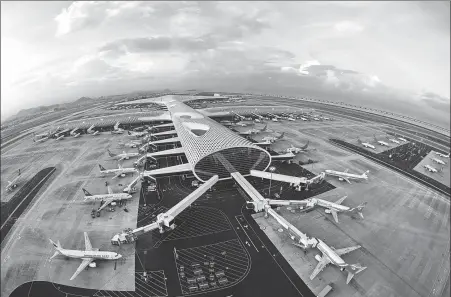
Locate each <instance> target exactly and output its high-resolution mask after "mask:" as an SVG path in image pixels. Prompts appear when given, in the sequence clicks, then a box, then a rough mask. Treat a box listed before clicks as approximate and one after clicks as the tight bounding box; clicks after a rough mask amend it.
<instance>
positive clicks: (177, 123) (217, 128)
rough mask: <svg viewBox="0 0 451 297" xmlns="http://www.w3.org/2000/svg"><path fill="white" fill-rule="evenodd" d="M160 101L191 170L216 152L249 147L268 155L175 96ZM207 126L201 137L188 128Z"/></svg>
mask: <svg viewBox="0 0 451 297" xmlns="http://www.w3.org/2000/svg"><path fill="white" fill-rule="evenodd" d="M165 97H166V98H163V99H162V101H164V102H166V103H167V106H168V110H169V112H170V114H171V117H172V122H173V123H174V127H175V130H176V131H177V135H178V137H179V138H180V142H181V144H182V146H183V148H184V149H185V155H186V158H187V159H188V162H189V163H190V164H191V165H192V167H193V169H194V168H195V164H196V163H197V162H198V161H199V160H201V159H202V158H204V157H206V156H208V155H210V154H212V153H215V152H217V151H220V150H223V149H227V148H236V147H250V148H254V149H258V150H261V151H263V152H265V153H267V154H268V156H269V153H268V152H267V151H265V150H264V149H262V148H260V147H259V146H257V145H254V144H253V143H252V142H250V141H249V140H247V139H245V138H243V137H241V136H239V135H238V134H236V133H234V132H232V131H231V130H230V129H228V128H226V127H224V126H223V125H221V124H219V123H218V122H216V121H214V120H212V119H210V118H209V117H206V116H204V115H202V114H201V113H199V112H198V111H196V110H194V109H192V108H191V107H189V106H187V105H186V104H184V103H182V102H178V101H176V98H177V97H176V96H175V95H168V96H165ZM202 126H204V127H205V126H208V127H209V129H208V130H207V131H206V132H205V133H204V134H202V135H201V136H196V135H194V134H193V133H192V132H191V131H190V130H189V127H202Z"/></svg>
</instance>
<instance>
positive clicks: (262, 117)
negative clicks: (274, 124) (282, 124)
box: [252, 112, 268, 121]
mask: <svg viewBox="0 0 451 297" xmlns="http://www.w3.org/2000/svg"><path fill="white" fill-rule="evenodd" d="M252 114H253V115H254V116H256V117H257V118H259V119H260V120H262V121H263V120H268V118H265V117H264V116H261V115H259V114H256V113H253V112H252Z"/></svg>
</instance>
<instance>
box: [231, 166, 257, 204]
mask: <svg viewBox="0 0 451 297" xmlns="http://www.w3.org/2000/svg"><path fill="white" fill-rule="evenodd" d="M252 171H254V170H251V172H252ZM230 175H231V176H232V177H233V178H234V179H235V180H236V182H237V183H238V184H239V185H240V186H241V188H242V189H243V190H244V191H245V192H246V193H247V194H248V195H249V197H251V199H252V200H253V202H254V203H256V204H257V203H258V204H260V203H262V202H263V201H264V200H265V198H264V197H263V196H262V195H261V194H260V193H259V192H258V191H257V190H256V189H255V188H254V187H253V186H252V185H251V184H250V183H249V182H248V181H247V180H246V179H245V178H244V176H242V175H241V173H239V172H238V171H237V172H233V173H231V174H230ZM262 210H263V209H256V210H255V211H262Z"/></svg>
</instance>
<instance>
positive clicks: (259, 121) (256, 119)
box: [254, 118, 262, 123]
mask: <svg viewBox="0 0 451 297" xmlns="http://www.w3.org/2000/svg"><path fill="white" fill-rule="evenodd" d="M254 122H256V123H261V122H262V120H260V119H259V118H255V119H254Z"/></svg>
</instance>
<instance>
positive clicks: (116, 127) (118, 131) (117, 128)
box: [111, 122, 124, 134]
mask: <svg viewBox="0 0 451 297" xmlns="http://www.w3.org/2000/svg"><path fill="white" fill-rule="evenodd" d="M119 124H120V123H119V122H117V123H116V124H115V125H114V130H113V131H111V134H122V133H124V129H122V128H119Z"/></svg>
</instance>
